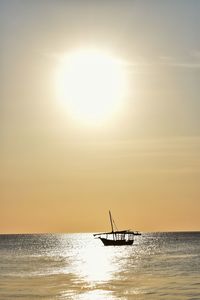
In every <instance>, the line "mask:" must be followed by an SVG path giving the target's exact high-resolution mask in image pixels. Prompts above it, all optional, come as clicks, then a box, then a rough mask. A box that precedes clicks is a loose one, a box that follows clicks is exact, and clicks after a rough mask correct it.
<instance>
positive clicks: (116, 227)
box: [112, 219, 118, 231]
mask: <svg viewBox="0 0 200 300" xmlns="http://www.w3.org/2000/svg"><path fill="white" fill-rule="evenodd" d="M112 221H113V224H114V226H115V228H116V229H117V231H118V228H117V225H116V224H115V221H114V219H112Z"/></svg>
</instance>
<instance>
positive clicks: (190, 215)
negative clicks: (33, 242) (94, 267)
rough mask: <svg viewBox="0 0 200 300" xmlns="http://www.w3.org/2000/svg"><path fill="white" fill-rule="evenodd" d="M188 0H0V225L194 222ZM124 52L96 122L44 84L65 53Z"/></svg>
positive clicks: (2, 228) (195, 72)
mask: <svg viewBox="0 0 200 300" xmlns="http://www.w3.org/2000/svg"><path fill="white" fill-rule="evenodd" d="M199 28H200V1H198V0H168V1H160V0H146V1H145V0H130V1H128V0H121V1H120V0H117V1H116V0H115V1H114V0H113V1H111V0H107V1H97V0H93V1H86V0H81V1H78V0H74V1H67V0H65V1H64V0H54V1H53V0H48V1H44V0H29V1H26V0H12V1H11V0H1V1H0V45H1V46H0V141H1V147H0V233H29V232H30V233H32V232H96V231H104V230H110V225H109V219H108V210H109V209H111V211H112V213H113V217H114V219H115V222H116V224H117V225H118V227H119V228H120V229H126V228H131V229H135V230H140V231H176V230H181V231H185V230H200V218H199V212H200V189H199V186H200V118H199V115H200V97H199V96H200V35H199ZM90 47H95V49H98V50H99V51H108V52H109V53H112V55H113V57H117V58H119V59H120V60H121V61H123V62H124V67H123V68H125V69H126V73H127V74H128V85H129V92H128V94H127V95H126V97H124V99H123V105H122V107H121V109H120V111H118V113H117V114H116V115H114V116H112V117H111V118H110V119H109V120H108V121H107V122H102V123H101V122H100V123H98V124H95V125H92V124H90V125H88V124H85V123H84V122H83V123H82V122H81V121H77V120H75V119H73V117H72V115H71V114H70V111H69V109H68V106H67V105H66V106H64V105H63V103H61V102H62V101H60V99H58V95H57V94H56V83H55V81H56V80H55V74H56V70H57V69H58V65H59V64H60V63H61V61H62V58H63V57H64V55H66V53H71V52H72V53H73V51H75V50H76V49H80V48H81V49H88V48H90Z"/></svg>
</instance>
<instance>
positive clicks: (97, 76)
mask: <svg viewBox="0 0 200 300" xmlns="http://www.w3.org/2000/svg"><path fill="white" fill-rule="evenodd" d="M126 85H127V78H126V72H125V68H124V66H123V64H122V62H121V61H120V60H119V59H117V58H115V57H114V56H112V55H109V54H107V53H104V52H101V51H98V50H94V49H81V50H77V51H74V52H72V53H69V54H67V55H64V56H63V57H62V59H61V60H60V62H59V66H58V69H57V72H56V87H57V95H58V97H59V99H61V100H62V102H63V103H65V105H66V107H67V110H68V112H69V113H70V116H71V117H72V118H73V119H76V120H79V121H81V122H84V123H89V124H91V123H92V124H99V123H101V122H103V121H105V120H107V119H109V118H111V117H112V116H113V115H114V114H115V113H116V112H117V111H119V110H120V107H121V105H122V102H123V99H124V97H125V94H126V90H127V86H126Z"/></svg>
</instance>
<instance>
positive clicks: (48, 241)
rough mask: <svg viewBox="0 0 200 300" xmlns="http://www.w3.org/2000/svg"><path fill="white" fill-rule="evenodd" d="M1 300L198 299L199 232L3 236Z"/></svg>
mask: <svg viewBox="0 0 200 300" xmlns="http://www.w3.org/2000/svg"><path fill="white" fill-rule="evenodd" d="M0 299H3V300H4V299H75V300H76V299H77V300H90V299H92V300H97V299H98V300H99V299H108V300H111V299H112V300H117V299H120V300H124V299H137V300H138V299H139V300H146V299H148V300H149V299H153V300H157V299H167V300H173V299H177V300H180V299H187V300H189V299H190V300H197V299H198V300H199V299H200V232H199V233H197V232H196V233H189V232H188V233H144V234H143V235H142V236H136V237H135V243H134V245H133V246H121V247H105V246H103V245H102V244H101V241H100V240H98V239H94V238H93V236H92V234H40V235H0Z"/></svg>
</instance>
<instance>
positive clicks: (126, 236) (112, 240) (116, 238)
mask: <svg viewBox="0 0 200 300" xmlns="http://www.w3.org/2000/svg"><path fill="white" fill-rule="evenodd" d="M109 218H110V224H111V230H112V231H110V232H101V233H95V234H94V237H96V238H99V239H100V240H101V241H102V243H103V244H104V246H128V245H129V246H131V245H133V242H134V236H135V235H141V233H140V232H139V231H131V230H121V231H119V230H114V226H115V227H116V229H117V226H116V225H115V221H114V219H113V218H112V215H111V212H110V211H109Z"/></svg>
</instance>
